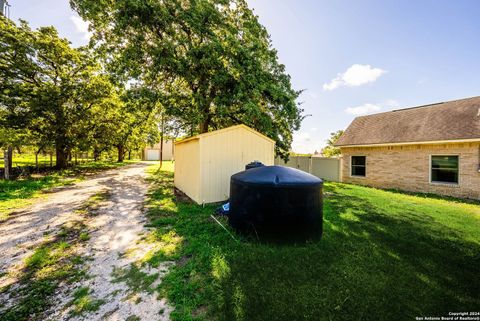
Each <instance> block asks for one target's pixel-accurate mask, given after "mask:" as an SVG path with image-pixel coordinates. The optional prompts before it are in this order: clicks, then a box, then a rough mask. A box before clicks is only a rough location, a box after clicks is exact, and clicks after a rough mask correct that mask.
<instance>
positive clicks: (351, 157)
mask: <svg viewBox="0 0 480 321" xmlns="http://www.w3.org/2000/svg"><path fill="white" fill-rule="evenodd" d="M353 157H365V175H363V176H362V175H353V174H352V169H353V161H352V159H353ZM356 166H358V165H356ZM350 177H356V178H366V177H367V155H350Z"/></svg>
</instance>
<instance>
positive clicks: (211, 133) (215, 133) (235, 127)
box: [175, 124, 275, 145]
mask: <svg viewBox="0 0 480 321" xmlns="http://www.w3.org/2000/svg"><path fill="white" fill-rule="evenodd" d="M231 130H247V131H249V132H251V133H254V134H255V135H257V136H260V137H261V138H263V139H266V140H268V141H270V142H272V143H275V141H274V140H273V139H271V138H270V137H267V136H265V135H263V134H262V133H260V132H257V131H256V130H254V129H253V128H250V127H248V126H247V125H244V124H240V125H235V126H230V127H226V128H222V129H218V130H214V131H211V132H208V133H203V134H199V135H196V136H193V137H189V138H186V139H183V140H181V141H178V142H176V143H175V145H176V144H182V143H185V142H189V141H191V140H196V139H202V138H205V137H209V136H213V135H218V134H222V133H225V132H227V131H231Z"/></svg>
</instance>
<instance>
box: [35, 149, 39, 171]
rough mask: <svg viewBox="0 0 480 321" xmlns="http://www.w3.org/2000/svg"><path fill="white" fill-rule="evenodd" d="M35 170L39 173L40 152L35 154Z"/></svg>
mask: <svg viewBox="0 0 480 321" xmlns="http://www.w3.org/2000/svg"><path fill="white" fill-rule="evenodd" d="M35 168H36V169H37V172H38V152H36V153H35Z"/></svg>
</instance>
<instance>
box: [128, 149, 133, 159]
mask: <svg viewBox="0 0 480 321" xmlns="http://www.w3.org/2000/svg"><path fill="white" fill-rule="evenodd" d="M131 159H132V150H131V149H129V150H128V160H131Z"/></svg>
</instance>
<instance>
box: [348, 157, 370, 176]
mask: <svg viewBox="0 0 480 321" xmlns="http://www.w3.org/2000/svg"><path fill="white" fill-rule="evenodd" d="M366 169H367V157H366V156H352V173H351V174H352V176H363V177H365V176H366V173H367V170H366Z"/></svg>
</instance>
